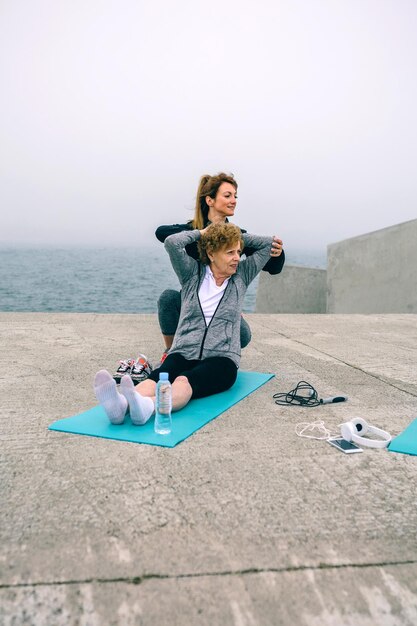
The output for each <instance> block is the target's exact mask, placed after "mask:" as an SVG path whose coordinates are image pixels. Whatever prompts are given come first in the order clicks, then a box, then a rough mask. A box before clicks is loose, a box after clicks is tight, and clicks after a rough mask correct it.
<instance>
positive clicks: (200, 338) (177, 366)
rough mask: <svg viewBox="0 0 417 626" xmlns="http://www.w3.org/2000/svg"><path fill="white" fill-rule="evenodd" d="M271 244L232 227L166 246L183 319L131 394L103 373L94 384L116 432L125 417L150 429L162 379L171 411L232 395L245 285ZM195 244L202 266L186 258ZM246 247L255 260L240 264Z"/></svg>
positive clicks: (126, 381) (191, 234)
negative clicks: (169, 394) (166, 376)
mask: <svg viewBox="0 0 417 626" xmlns="http://www.w3.org/2000/svg"><path fill="white" fill-rule="evenodd" d="M273 240H274V238H273V237H260V236H257V235H249V234H248V233H242V232H241V230H240V229H239V228H238V227H237V226H235V225H234V224H230V223H224V222H222V223H218V224H211V225H210V226H207V227H205V228H203V229H198V228H196V229H193V230H184V231H181V232H179V233H177V234H174V235H170V236H169V237H167V238H166V239H165V248H166V250H167V252H168V254H169V256H170V260H171V264H172V266H173V268H174V270H175V272H176V274H177V276H178V279H179V281H180V284H181V288H182V289H181V313H180V318H179V322H178V327H177V331H176V333H175V337H174V341H173V344H172V347H171V349H170V350H169V353H168V355H167V357H166V359H165V360H164V363H163V364H162V365H161V366H160V367H159V368H157V369H155V370H154V371H153V372H152V373H151V375H150V376H149V378H148V379H147V380H144V381H143V382H141V383H139V384H138V385H137V386H136V387H134V384H133V381H132V379H131V378H130V376H129V375H125V376H123V378H122V379H121V381H120V387H119V390H118V389H117V387H116V382H115V381H114V380H113V378H112V377H111V375H110V374H109V373H108V372H107V371H106V370H100V371H99V372H98V373H97V374H96V377H95V381H94V390H95V393H96V397H97V399H98V401H99V402H100V403H101V404H102V405H103V406H104V409H105V410H106V413H107V415H108V417H109V419H110V421H111V422H112V423H113V424H121V423H122V422H123V421H124V417H125V414H126V413H127V411H129V413H130V417H131V420H132V422H133V423H134V424H137V425H141V424H144V423H145V422H147V421H148V419H149V418H150V417H151V416H152V415H153V413H154V411H155V392H156V383H157V381H158V380H159V373H160V372H161V371H163V372H168V374H169V379H170V381H171V383H172V410H173V411H178V410H179V409H181V408H183V407H184V406H185V405H186V404H188V402H189V401H190V400H191V398H202V397H205V396H209V395H212V394H215V393H220V392H221V391H225V390H226V389H229V388H230V387H231V386H232V385H233V383H234V382H235V380H236V376H237V372H238V368H239V362H240V350H241V345H240V320H241V311H242V306H243V300H244V296H245V293H246V290H247V288H248V285H249V284H250V283H251V282H252V281H253V280H254V278H255V277H256V276H257V275H258V274H259V272H260V271H261V269H262V268H263V267H264V265H265V263H266V262H267V260H268V258H269V256H270V251H271V246H272V242H273ZM193 244H197V247H198V251H199V257H200V260H198V261H197V260H195V259H193V258H192V257H191V256H189V254H188V253H187V250H186V248H187V246H189V245H193ZM246 246H250V247H251V248H252V249H253V253H252V254H251V255H250V256H249V257H247V258H246V259H244V260H241V259H240V255H241V253H242V250H243V249H244V248H245V247H246Z"/></svg>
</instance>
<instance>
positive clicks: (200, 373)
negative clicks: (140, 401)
mask: <svg viewBox="0 0 417 626" xmlns="http://www.w3.org/2000/svg"><path fill="white" fill-rule="evenodd" d="M159 372H168V374H169V380H170V382H171V383H173V382H174V380H175V379H176V378H177V376H186V377H187V378H188V382H189V383H190V385H191V388H192V390H193V395H192V398H204V397H206V396H211V395H213V394H214V393H220V392H221V391H226V389H230V387H231V386H232V385H233V383H234V382H235V380H236V376H237V367H236V365H235V364H234V363H233V361H232V360H231V359H229V358H227V357H225V356H214V357H209V358H208V359H202V360H201V361H198V360H196V361H189V360H187V359H186V358H184V357H183V356H182V354H179V353H178V352H175V353H174V354H168V356H167V358H166V359H165V361H164V362H163V364H162V365H161V366H160V367H158V368H157V369H156V370H154V371H153V372H152V373H151V375H150V376H149V378H150V379H151V380H154V381H155V382H158V380H159Z"/></svg>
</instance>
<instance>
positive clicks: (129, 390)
mask: <svg viewBox="0 0 417 626" xmlns="http://www.w3.org/2000/svg"><path fill="white" fill-rule="evenodd" d="M120 393H121V394H123V395H124V397H125V398H126V400H127V402H128V404H129V413H130V419H131V420H132V424H135V425H136V426H142V425H143V424H145V423H146V422H147V421H148V419H149V418H150V417H151V415H152V413H153V412H154V409H155V406H154V403H153V400H152V398H147V397H146V396H141V395H140V393H139V392H138V391H135V386H134V384H133V381H132V379H131V378H130V376H129V374H125V375H124V376H123V377H122V379H121V381H120Z"/></svg>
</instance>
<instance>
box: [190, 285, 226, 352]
mask: <svg viewBox="0 0 417 626" xmlns="http://www.w3.org/2000/svg"><path fill="white" fill-rule="evenodd" d="M231 278H232V276H230V278H229V282H228V283H227V285H226V289H225V290H224V291H223V295H222V297H221V298H220V300H219V303H218V305H217V306H216V310H215V311H214V313H213V315H212V318H211V320H210V324H209V325H208V326H207V325H206V330H205V331H204V335H203V339H202V342H201V348H200V354H199V356H198V360H199V361H200V360H201V357H202V354H203V350H204V342H205V340H206V336H207V332H208V329H209V328H210V325H211V323H212V321H213V320H214V316H215V315H216V313H217V311H218V308H219V306H220V305H221V303H222V301H223V298H224V296H225V293H226V291H227V290H228V288H229V285H230V279H231ZM203 280H204V278H203ZM201 282H202V281H201ZM200 286H201V285H199V287H198V291H197V299H198V304H199V305H200V310H201V315H202V316H203V319H204V322H205V321H206V318H205V317H204V311H203V307H202V306H201V302H200V298H199V297H198V292H199V291H200Z"/></svg>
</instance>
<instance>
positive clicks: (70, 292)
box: [0, 246, 324, 313]
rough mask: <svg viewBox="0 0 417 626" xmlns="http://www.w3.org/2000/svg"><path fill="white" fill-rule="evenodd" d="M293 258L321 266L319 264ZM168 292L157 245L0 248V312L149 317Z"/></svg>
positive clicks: (249, 305) (248, 308)
mask: <svg viewBox="0 0 417 626" xmlns="http://www.w3.org/2000/svg"><path fill="white" fill-rule="evenodd" d="M293 258H294V261H293V262H296V263H301V264H306V265H309V263H310V264H312V261H315V265H316V267H317V266H318V267H320V266H322V267H323V266H324V259H313V258H312V257H311V256H310V258H309V257H308V256H304V257H303V256H302V255H299V256H298V257H293ZM287 260H288V261H289V262H291V257H290V256H287ZM317 260H318V261H319V262H317ZM320 264H321V265H320ZM257 282H258V278H257V279H255V281H254V282H253V283H252V284H251V285H250V286H249V289H248V291H247V294H246V298H245V305H244V309H243V310H244V311H245V312H247V313H250V312H253V311H254V310H255V302H256V287H257ZM168 288H171V289H179V288H180V287H179V282H178V279H177V277H176V275H175V273H174V270H173V269H172V267H171V264H170V260H169V257H168V255H167V253H166V252H165V250H164V248H163V246H160V247H149V248H143V247H139V246H138V247H128V248H98V247H97V248H86V247H79V248H77V247H71V248H70V247H68V248H52V247H44V248H41V247H32V248H29V247H16V248H12V247H7V246H3V247H0V311H33V312H45V311H46V312H80V313H90V312H91V313H155V312H156V310H157V300H158V297H159V295H160V294H161V292H162V291H163V290H164V289H168Z"/></svg>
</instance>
